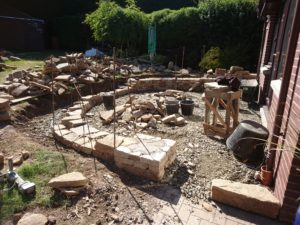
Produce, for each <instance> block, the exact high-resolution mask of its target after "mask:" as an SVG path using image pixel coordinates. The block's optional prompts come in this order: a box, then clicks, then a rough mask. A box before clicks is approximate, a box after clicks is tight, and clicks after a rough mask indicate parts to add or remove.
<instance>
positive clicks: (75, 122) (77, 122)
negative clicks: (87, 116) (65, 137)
mask: <svg viewBox="0 0 300 225" xmlns="http://www.w3.org/2000/svg"><path fill="white" fill-rule="evenodd" d="M84 124H86V122H85V121H84V120H83V119H78V120H70V121H68V122H66V123H64V125H66V127H68V128H71V127H78V126H81V125H84Z"/></svg>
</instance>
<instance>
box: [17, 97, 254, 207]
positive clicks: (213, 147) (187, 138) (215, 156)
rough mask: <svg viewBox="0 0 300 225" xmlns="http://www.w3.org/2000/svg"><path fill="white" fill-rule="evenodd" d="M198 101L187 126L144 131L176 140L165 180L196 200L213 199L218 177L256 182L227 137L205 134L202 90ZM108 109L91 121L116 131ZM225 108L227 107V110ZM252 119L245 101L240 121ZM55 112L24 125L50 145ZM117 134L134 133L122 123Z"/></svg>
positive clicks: (92, 115)
mask: <svg viewBox="0 0 300 225" xmlns="http://www.w3.org/2000/svg"><path fill="white" fill-rule="evenodd" d="M153 94H154V93H144V94H134V96H135V97H136V98H137V99H142V100H147V99H151V97H152V96H153ZM189 95H190V96H191V97H192V99H193V100H194V101H195V103H196V107H195V109H194V115H193V116H189V117H186V116H185V119H186V120H187V124H186V125H185V126H180V127H177V126H169V125H165V124H158V126H157V129H153V128H147V129H146V130H144V131H142V133H146V134H150V135H153V136H160V137H162V138H169V139H173V140H176V150H177V158H176V160H175V162H174V163H173V165H172V166H171V167H170V168H168V169H167V173H166V175H165V177H164V179H163V181H162V183H165V184H169V185H172V186H175V187H179V188H180V189H181V192H182V193H183V194H184V196H186V197H187V198H189V199H190V200H191V201H192V202H194V203H198V201H199V200H209V196H210V185H211V180H212V179H214V178H222V179H229V180H233V181H239V182H244V183H255V180H254V173H255V170H253V169H250V168H248V167H246V166H245V165H244V164H242V163H240V162H238V161H237V160H236V159H235V158H234V157H233V155H232V153H231V152H229V151H228V150H227V148H226V145H225V140H223V139H220V138H216V137H208V136H206V135H204V132H203V126H202V122H203V120H204V111H205V105H204V102H203V101H202V99H201V95H202V94H201V93H189ZM128 99H129V97H128V96H125V97H121V98H118V99H117V100H116V102H117V105H120V104H124V103H126V102H127V101H128ZM103 110H105V108H104V106H103V104H102V105H99V106H96V107H94V108H93V109H92V110H91V111H90V112H89V114H88V115H89V117H88V118H89V120H90V124H91V125H92V126H94V127H96V128H98V129H100V130H102V131H110V132H112V131H113V125H112V124H110V125H103V124H102V121H101V119H100V117H99V115H100V114H99V113H100V112H101V111H103ZM223 111H224V110H223ZM63 115H64V110H62V109H59V110H56V112H55V117H56V120H58V119H59V118H61V117H62V116H63ZM245 119H250V120H254V121H258V122H260V117H259V112H258V111H255V110H252V109H249V108H248V104H247V103H246V102H243V101H241V106H240V120H245ZM51 123H52V115H51V114H47V115H44V116H38V117H35V118H33V119H32V120H30V121H29V122H27V123H24V124H23V128H22V129H23V130H25V131H26V132H27V133H28V134H30V135H33V136H35V137H37V138H39V139H42V140H43V141H44V143H45V144H46V145H47V144H48V143H49V144H51V143H53V140H52V141H51ZM116 133H117V134H118V135H122V136H132V135H133V134H134V131H133V130H128V129H126V128H125V127H124V125H121V124H118V126H117V128H116Z"/></svg>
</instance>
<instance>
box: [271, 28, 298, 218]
mask: <svg viewBox="0 0 300 225" xmlns="http://www.w3.org/2000/svg"><path fill="white" fill-rule="evenodd" d="M299 112H300V36H299V33H298V42H297V47H296V49H295V50H294V61H293V66H292V73H291V77H290V80H289V87H288V94H287V101H286V104H285V108H284V114H283V117H282V118H283V121H282V126H281V133H282V134H283V138H282V139H281V140H279V144H283V146H285V147H284V149H287V150H290V151H293V150H294V146H298V142H299V132H300V117H299ZM297 168H300V159H298V158H297V157H296V156H294V154H293V153H291V152H282V153H279V154H276V160H275V168H274V169H275V170H274V171H276V173H277V174H275V176H276V179H275V189H274V193H275V195H276V196H277V197H278V198H279V200H280V202H282V209H281V211H280V216H279V217H280V218H281V219H282V220H286V221H292V220H293V219H294V216H295V210H296V207H297V203H296V202H295V199H296V198H298V197H300V171H298V170H297Z"/></svg>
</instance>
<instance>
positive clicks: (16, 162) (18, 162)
mask: <svg viewBox="0 0 300 225" xmlns="http://www.w3.org/2000/svg"><path fill="white" fill-rule="evenodd" d="M22 163H23V157H22V155H21V154H19V155H17V156H15V157H14V158H13V165H14V166H19V165H21V164H22Z"/></svg>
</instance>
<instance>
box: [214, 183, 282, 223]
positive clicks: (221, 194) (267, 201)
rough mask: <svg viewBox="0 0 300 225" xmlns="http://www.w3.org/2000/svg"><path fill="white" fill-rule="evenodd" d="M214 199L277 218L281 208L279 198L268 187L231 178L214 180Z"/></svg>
mask: <svg viewBox="0 0 300 225" xmlns="http://www.w3.org/2000/svg"><path fill="white" fill-rule="evenodd" d="M212 199H213V200H215V201H218V202H221V203H224V204H228V205H231V206H234V207H237V208H240V209H243V210H246V211H249V212H254V213H257V214H260V215H263V216H267V217H271V218H276V217H277V215H278V213H279V209H280V203H279V200H278V199H277V198H276V197H275V196H274V195H273V193H272V192H271V191H270V190H269V189H268V188H267V187H263V186H259V185H254V184H242V183H239V182H232V181H229V180H222V179H214V180H213V181H212Z"/></svg>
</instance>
